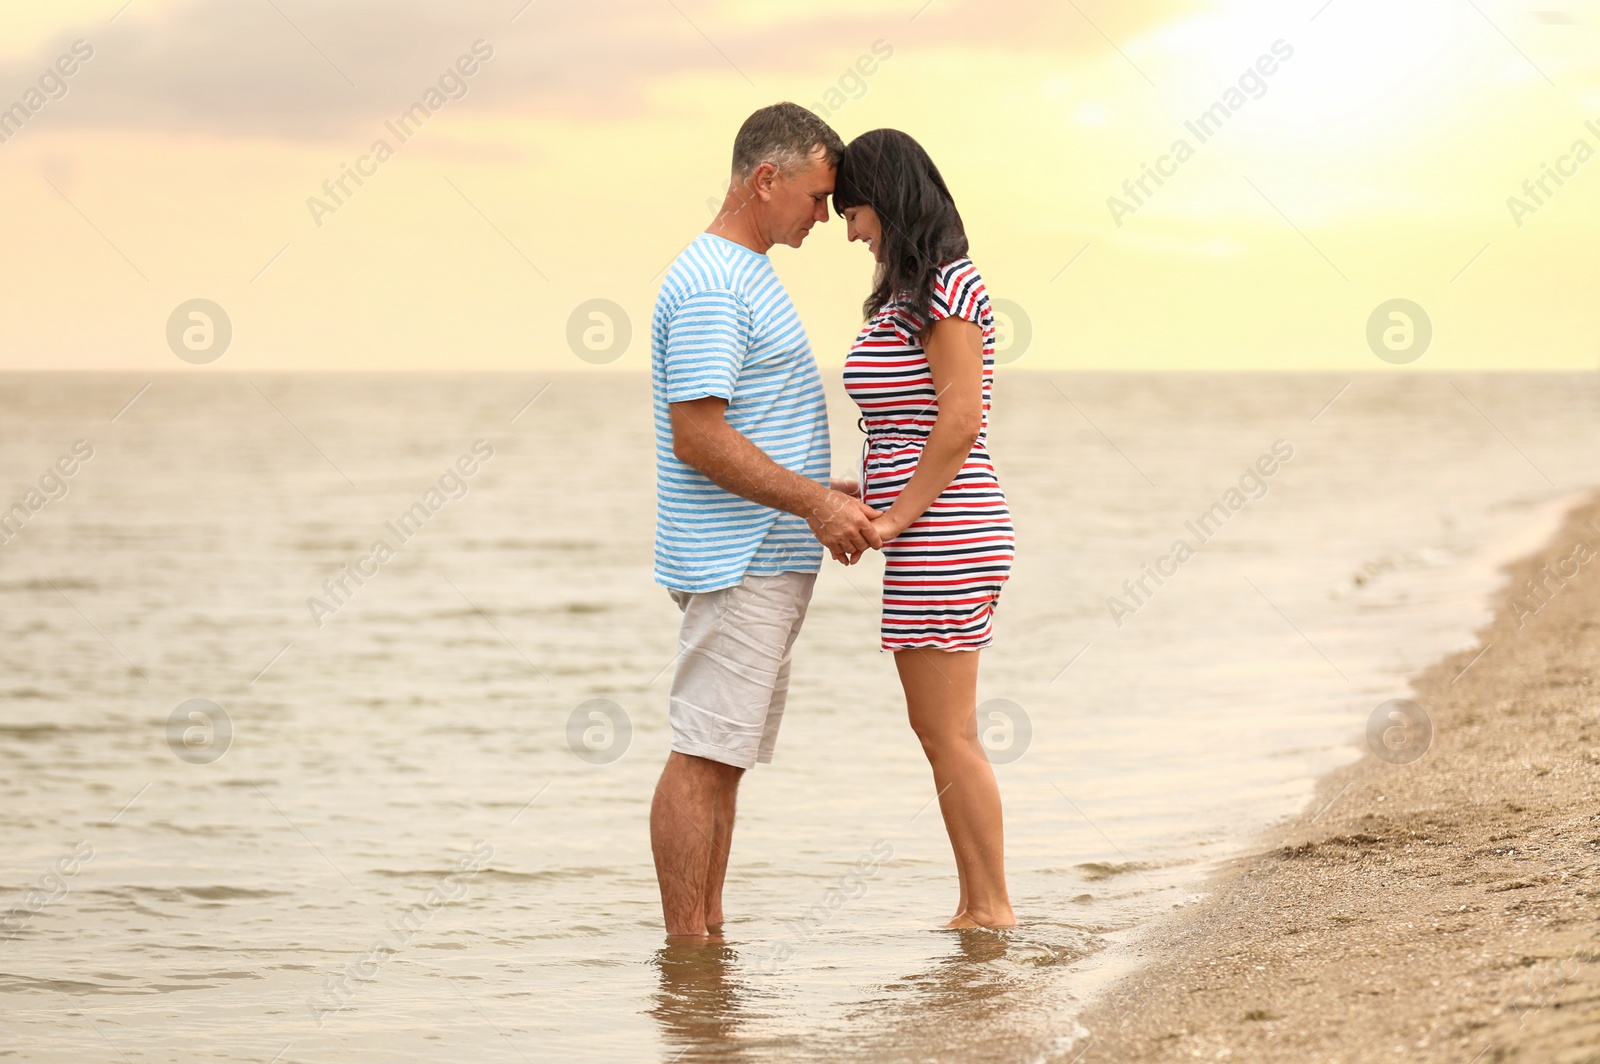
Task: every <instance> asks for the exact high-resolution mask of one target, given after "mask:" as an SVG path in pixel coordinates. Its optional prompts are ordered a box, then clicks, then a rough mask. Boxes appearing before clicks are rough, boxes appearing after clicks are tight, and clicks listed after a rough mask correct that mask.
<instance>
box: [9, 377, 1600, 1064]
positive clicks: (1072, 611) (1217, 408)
mask: <svg viewBox="0 0 1600 1064" xmlns="http://www.w3.org/2000/svg"><path fill="white" fill-rule="evenodd" d="M830 403H831V410H832V415H833V426H834V433H833V435H834V464H835V469H836V471H837V472H838V473H840V474H848V473H849V472H850V471H851V469H852V467H853V463H854V460H855V456H856V455H857V454H858V451H859V437H858V435H857V432H856V428H855V411H854V409H853V407H852V406H851V404H850V403H849V401H848V399H846V398H845V397H844V396H843V394H842V392H841V391H840V390H839V389H838V388H837V387H835V388H833V389H832V394H831V396H830ZM1597 408H1600V380H1597V379H1596V378H1595V377H1594V376H1593V375H1581V374H1500V375H1474V374H1460V375H1454V376H1445V375H1438V374H1410V373H1404V372H1399V371H1397V372H1394V373H1374V374H1361V375H1355V376H1335V375H1321V374H1296V375H1265V374H1169V375H1162V374H1074V373H1056V374H1051V373H1044V372H1019V371H1014V370H1009V369H1002V370H1001V371H1000V378H999V380H998V382H997V385H996V397H995V406H994V412H993V418H992V425H991V431H990V442H991V450H992V452H993V454H994V455H995V459H996V463H997V466H998V468H999V472H1000V478H1001V483H1002V485H1003V486H1004V488H1005V490H1006V493H1007V496H1008V498H1009V500H1010V503H1011V507H1012V510H1013V513H1014V516H1015V520H1016V527H1017V562H1016V566H1015V569H1014V571H1013V574H1012V578H1011V581H1010V583H1009V584H1008V586H1007V588H1006V590H1005V593H1004V595H1003V598H1002V602H1001V608H1000V619H999V627H998V638H997V642H996V644H995V646H994V647H993V648H991V649H989V650H986V651H984V653H983V663H982V671H981V676H980V686H979V692H978V697H979V700H980V703H981V705H980V728H981V729H982V732H983V737H984V739H985V741H986V744H987V746H988V747H989V749H990V756H991V759H992V760H994V761H995V762H996V769H995V770H996V773H997V776H998V778H999V781H1000V787H1001V791H1002V795H1003V799H1004V802H1005V822H1006V851H1007V868H1008V872H1009V876H1010V886H1011V893H1012V899H1013V902H1014V904H1015V907H1016V911H1017V915H1018V918H1019V920H1020V921H1021V924H1020V926H1019V927H1018V928H1017V929H1016V930H1015V931H1012V932H1008V933H1005V934H994V933H989V932H981V931H971V932H953V931H944V930H939V929H938V925H939V924H941V923H942V922H943V921H944V920H945V919H947V918H948V917H949V916H950V915H951V914H952V912H953V910H954V906H955V903H956V881H955V873H954V868H953V863H952V859H951V855H950V850H949V844H948V841H947V839H946V837H945V834H944V829H943V824H942V822H941V820H940V816H939V812H938V807H937V805H936V804H934V803H933V801H932V800H933V798H934V792H933V787H932V783H931V779H930V776H929V771H928V768H927V765H926V762H925V760H924V758H923V756H922V753H921V751H920V748H919V747H918V744H917V742H916V740H915V739H914V737H913V736H912V734H911V732H910V730H909V728H908V727H907V725H906V722H905V719H904V708H903V704H902V702H901V698H900V694H899V689H898V685H897V682H896V679H895V674H894V668H893V663H892V661H890V659H889V657H888V656H887V655H884V654H882V653H880V651H879V650H878V639H877V622H878V606H877V597H878V581H879V578H880V575H881V562H880V560H879V558H878V556H876V555H869V557H868V558H867V559H865V560H864V561H863V562H862V563H860V564H858V565H857V566H855V567H852V568H850V569H843V568H840V567H838V566H836V565H834V564H832V563H828V564H827V565H826V566H825V568H824V570H823V573H822V576H821V578H820V580H819V582H818V585H817V592H816V597H815V599H814V601H813V604H812V607H811V611H810V615H809V617H808V619H807V622H806V625H805V629H804V632H803V634H802V635H801V637H800V640H799V643H798V645H797V648H796V658H795V665H794V676H793V686H792V691H791V695H790V700H789V710H788V713H787V715H786V717H785V720H784V725H783V731H782V734H781V737H780V741H779V745H778V753H777V757H776V760H775V761H774V763H773V764H772V765H770V766H762V767H760V768H758V769H757V770H755V771H753V772H752V773H750V774H749V775H748V776H747V777H746V779H745V781H744V784H743V787H742V789H741V793H740V807H739V821H738V829H737V832H736V835H735V841H734V848H733V854H732V861H731V865H730V868H729V873H728V881H727V892H726V898H727V909H728V914H729V918H728V924H727V928H726V936H727V945H725V946H721V947H715V948H705V949H669V948H666V947H664V945H663V941H662V928H661V921H660V912H659V903H658V898H657V894H656V889H655V879H654V870H653V866H652V864H651V858H650V849H649V833H648V809H649V802H650V797H651V791H652V787H653V785H654V782H655V778H656V776H657V774H658V773H659V771H660V767H661V764H662V761H663V759H664V757H665V754H666V751H667V746H668V742H669V734H668V728H667V723H666V696H667V689H668V685H669V683H670V678H671V673H672V666H673V663H674V660H675V656H676V626H677V620H678V612H677V609H676V607H675V606H674V605H673V603H672V602H671V600H670V599H669V598H668V596H667V594H666V592H665V591H664V590H663V589H662V588H660V587H658V586H656V585H655V584H654V583H653V582H652V579H651V535H652V525H653V520H654V509H653V485H654V470H653V460H654V459H653V440H652V436H651V418H650V413H649V389H648V382H647V380H646V379H645V378H644V377H643V376H642V375H640V374H632V373H602V372H598V371H596V372H594V373H588V374H558V375H554V376H551V375H548V374H546V375H539V374H527V375H501V376H491V375H484V376H450V375H414V376H407V375H384V376H350V375H333V374H329V375H295V376H274V375H259V376H255V377H249V376H243V375H224V374H218V375H204V374H199V373H196V374H176V373H174V374H161V375H156V376H153V377H137V376H133V375H87V374H77V375H69V374H61V375H49V374H29V375H22V374H13V375H8V376H7V377H5V378H4V382H3V387H0V506H4V507H6V508H7V512H8V513H9V514H11V515H12V516H11V520H10V523H9V524H7V525H6V526H5V530H4V533H3V535H0V538H3V539H4V542H3V544H0V624H3V626H4V638H3V639H0V659H3V662H4V669H3V674H0V684H3V690H4V699H3V702H0V758H3V759H4V767H5V771H4V772H3V774H0V781H3V782H0V788H3V790H4V795H5V806H4V808H5V811H6V815H5V816H4V818H3V819H0V906H4V907H5V908H4V916H3V917H0V1010H3V1011H0V1015H3V1019H0V1026H3V1028H4V1037H3V1038H0V1057H13V1058H16V1059H25V1060H29V1061H63V1062H66V1061H71V1062H78V1061H84V1060H98V1059H106V1060H115V1059H128V1060H152V1061H154V1060H188V1059H207V1060H218V1061H281V1062H290V1061H317V1060H328V1061H332V1060H351V1059H371V1060H384V1061H444V1060H471V1061H475V1062H476V1061H483V1060H508V1061H514V1060H519V1059H520V1060H541V1059H583V1060H617V1061H636V1060H660V1061H664V1062H673V1061H701V1060H705V1061H722V1060H727V1061H752V1062H759V1061H779V1060H785V1061H786V1060H797V1059H798V1060H818V1061H822V1060H840V1059H861V1060H867V1059H872V1060H904V1061H920V1060H928V1059H961V1060H973V1061H1027V1060H1040V1059H1054V1058H1056V1057H1058V1056H1059V1057H1061V1058H1062V1059H1068V1058H1067V1057H1066V1056H1065V1055H1064V1053H1065V1047H1066V1046H1067V1045H1069V1043H1070V1041H1071V1038H1072V1035H1073V1033H1074V1030H1075V1021H1074V1015H1075V1012H1076V1010H1078V1009H1079V1008H1080V1007H1081V1003H1082V1001H1083V1000H1084V997H1085V995H1086V994H1087V993H1089V992H1090V991H1092V989H1093V988H1094V987H1095V986H1096V985H1098V982H1099V981H1101V980H1103V979H1104V978H1106V975H1107V972H1108V970H1109V969H1108V967H1107V965H1106V963H1105V959H1106V958H1107V957H1109V956H1111V955H1113V954H1114V953H1115V952H1116V951H1115V950H1109V949H1108V948H1107V947H1109V946H1116V945H1126V944H1127V943H1129V942H1130V941H1134V940H1136V939H1137V936H1138V935H1140V934H1142V933H1145V931H1146V930H1147V929H1148V928H1149V927H1150V925H1151V921H1152V920H1153V919H1154V918H1155V917H1157V916H1158V915H1160V914H1162V913H1165V912H1168V911H1170V910H1171V909H1172V908H1173V907H1174V906H1182V905H1186V904H1190V903H1192V902H1193V901H1194V900H1195V899H1196V898H1197V897H1199V896H1200V895H1201V894H1202V893H1203V892H1204V890H1205V878H1206V875H1207V873H1208V871H1210V870H1211V869H1213V868H1215V867H1216V865H1217V862H1219V861H1220V860H1222V859H1224V858H1226V857H1229V856H1234V855H1237V854H1240V853H1242V852H1245V851H1246V850H1248V848H1249V847H1250V846H1251V845H1252V842H1253V839H1254V838H1255V836H1256V835H1257V834H1258V833H1259V832H1260V831H1261V830H1263V829H1264V828H1267V827H1270V826H1271V825H1273V824H1274V823H1277V822H1280V821H1282V820H1283V819H1284V818H1286V817H1289V816H1292V815H1294V814H1296V813H1298V812H1299V811H1301V810H1302V809H1303V808H1305V806H1306V804H1307V802H1308V801H1309V800H1310V798H1311V795H1312V788H1313V785H1314V782H1315V780H1316V779H1317V777H1318V776H1319V775H1321V774H1322V773H1324V772H1326V771H1327V770H1328V769H1330V768H1332V767H1334V766H1336V765H1339V764H1341V763H1344V762H1347V761H1349V760H1351V759H1353V758H1355V757H1359V756H1363V751H1364V746H1363V745H1362V744H1363V743H1364V732H1365V727H1366V722H1367V719H1368V717H1369V716H1370V715H1371V714H1372V713H1373V711H1374V710H1375V709H1377V707H1379V706H1380V705H1381V704H1382V703H1383V702H1385V701H1387V700H1388V699H1391V698H1397V697H1404V696H1406V695H1407V694H1409V693H1410V692H1409V688H1408V686H1407V677H1408V676H1409V675H1410V674H1412V673H1413V672H1414V671H1416V670H1417V669H1419V668H1420V667H1422V666H1424V665H1427V664H1428V663H1429V662H1431V661H1433V660H1435V659H1437V658H1438V657H1440V656H1441V655H1443V654H1445V653H1447V652H1450V651H1452V650H1455V649H1459V648H1462V647H1467V646H1470V645H1471V644H1472V642H1473V639H1472V633H1473V631H1474V629H1475V628H1476V627H1477V626H1479V625H1480V624H1482V623H1483V622H1484V621H1485V620H1486V619H1487V618H1488V616H1489V611H1490V609H1491V608H1493V606H1494V605H1496V603H1497V602H1498V601H1499V598H1503V597H1504V595H1505V591H1504V589H1502V588H1501V587H1500V584H1501V580H1502V577H1501V576H1500V574H1499V573H1498V571H1497V569H1496V566H1497V564H1499V563H1501V562H1503V561H1505V560H1507V558H1508V555H1509V554H1511V553H1513V552H1516V551H1522V550H1526V549H1531V548H1532V547H1533V546H1537V545H1538V543H1539V542H1540V541H1541V540H1542V539H1543V538H1545V537H1548V536H1549V535H1550V534H1552V532H1553V530H1554V528H1555V522H1556V521H1557V520H1558V519H1559V517H1560V514H1561V513H1562V511H1563V509H1564V507H1565V506H1567V505H1568V504H1570V502H1571V501H1572V500H1573V499H1574V498H1576V497H1577V493H1580V492H1582V491H1584V490H1585V489H1588V488H1590V487H1591V486H1592V485H1593V484H1595V482H1596V481H1597V480H1600V475H1597V469H1596V464H1595V459H1594V456H1595V455H1596V454H1597V453H1600V452H1597V449H1596V443H1597V440H1596V436H1597V429H1596V425H1597V420H1596V413H1597ZM85 455H87V456H85ZM68 468H70V469H71V472H70V473H67V472H65V470H67V469H68ZM15 506H20V507H21V509H20V510H15V509H12V507H15ZM1180 543H1182V544H1183V545H1184V546H1183V547H1182V548H1180V547H1179V544H1180ZM1535 620H1536V619H1535ZM1532 627H1536V625H1533V626H1532ZM1526 638H1530V639H1532V638H1537V632H1536V631H1530V632H1529V633H1528V634H1527V636H1526ZM1491 652H1493V653H1511V654H1514V653H1516V647H1515V646H1508V647H1496V648H1492V650H1491ZM1433 741H1434V742H1436V743H1444V742H1448V741H1449V737H1448V735H1438V736H1435V737H1434V740H1433ZM1424 756H1426V755H1424ZM1393 771H1396V772H1403V771H1405V768H1404V766H1403V765H1400V766H1395V767H1394V769H1393Z"/></svg>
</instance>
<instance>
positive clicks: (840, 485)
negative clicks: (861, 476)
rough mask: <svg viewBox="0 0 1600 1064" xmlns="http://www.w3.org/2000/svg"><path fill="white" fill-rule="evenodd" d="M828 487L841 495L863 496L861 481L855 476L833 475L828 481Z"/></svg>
mask: <svg viewBox="0 0 1600 1064" xmlns="http://www.w3.org/2000/svg"><path fill="white" fill-rule="evenodd" d="M828 487H829V488H830V489H832V490H833V491H837V492H838V493H839V494H841V495H851V496H854V497H855V498H857V499H859V498H861V481H859V480H857V479H855V478H854V477H833V478H832V479H830V480H829V481H828Z"/></svg>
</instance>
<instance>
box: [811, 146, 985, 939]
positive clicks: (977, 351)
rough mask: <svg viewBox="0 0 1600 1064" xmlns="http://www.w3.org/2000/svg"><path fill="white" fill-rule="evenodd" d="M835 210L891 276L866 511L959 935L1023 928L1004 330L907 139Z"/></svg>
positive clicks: (872, 312) (855, 394)
mask: <svg viewBox="0 0 1600 1064" xmlns="http://www.w3.org/2000/svg"><path fill="white" fill-rule="evenodd" d="M833 206H834V210H835V211H837V212H838V213H839V214H840V216H842V217H843V218H844V219H845V223H846V227H847V230H848V232H847V236H848V238H849V239H850V240H859V241H861V242H863V243H865V244H866V246H867V248H868V250H870V251H871V252H872V254H873V257H874V258H875V259H876V260H877V264H878V265H877V270H876V273H875V275H874V286H873V289H872V294H871V295H869V296H868V297H867V300H866V303H865V304H864V305H863V310H864V312H865V315H866V318H867V324H866V327H865V328H863V329H862V330H861V333H860V335H859V336H857V337H856V341H855V344H854V345H853V346H852V347H851V349H850V356H849V358H848V359H847V360H846V361H845V373H844V382H845V390H846V391H848V392H849V393H850V397H851V398H852V399H854V400H855V401H856V405H857V406H859V407H860V408H861V413H862V420H861V424H862V427H863V428H864V429H865V431H866V433H867V441H866V446H865V448H864V456H863V459H862V489H863V497H864V499H865V501H866V502H867V504H868V505H869V506H872V507H875V508H877V509H878V510H881V511H883V514H882V516H881V517H879V518H877V519H876V520H874V521H873V524H874V525H875V526H876V527H877V530H878V533H879V535H880V536H881V537H882V538H883V542H884V547H883V552H884V555H885V558H886V564H885V568H884V578H883V649H885V650H891V651H893V652H894V661H895V668H896V669H897V670H898V671H899V673H900V683H901V686H902V687H904V688H905V695H906V712H907V714H908V715H909V716H910V719H911V727H912V730H913V731H915V732H916V734H917V738H918V739H920V740H921V741H922V749H923V752H924V753H926V754H927V756H928V762H929V764H930V765H932V767H933V782H934V787H935V788H936V789H937V792H938V797H939V810H940V812H942V813H943V814H944V824H945V830H946V831H947V832H948V833H949V835H950V846H951V849H953V850H954V851H955V858H956V874H957V876H958V877H959V878H960V883H961V899H960V902H959V904H958V905H957V907H956V915H955V917H954V918H953V919H951V921H950V922H949V923H948V924H946V925H945V926H947V927H1011V926H1014V925H1015V924H1016V917H1015V915H1014V914H1013V913H1012V911H1011V900H1010V898H1009V896H1008V895H1007V892H1006V877H1005V851H1004V838H1003V837H1004V829H1003V826H1002V824H1001V818H1000V790H999V788H998V787H997V786H996V785H995V780H994V772H993V770H992V769H991V768H990V767H989V760H988V758H987V757H986V756H985V754H984V750H983V747H982V746H981V745H980V744H979V742H978V726H977V692H978V653H979V651H980V650H981V649H982V648H983V647H986V646H988V645H989V644H990V643H991V642H992V641H993V637H994V635H993V625H994V609H995V604H996V602H997V601H998V600H999V597H1000V587H1001V585H1002V584H1003V583H1004V582H1005V579H1006V577H1007V575H1008V574H1009V572H1010V570H1011V557H1012V553H1013V536H1012V529H1011V514H1010V511H1008V510H1007V509H1006V500H1005V496H1004V495H1003V494H1001V492H1000V484H999V482H998V481H997V480H996V479H995V474H994V465H993V463H992V462H991V461H990V459H989V451H988V445H987V442H986V441H985V439H984V435H985V430H986V429H987V427H988V413H989V390H990V379H991V377H992V375H993V368H994V316H993V314H992V313H991V312H990V309H989V296H988V293H987V292H986V291H985V289H984V286H983V279H982V278H981V277H979V276H978V270H977V268H976V267H975V266H974V265H973V264H972V260H971V259H969V258H967V237H966V232H965V230H964V229H963V228H962V224H961V215H960V214H959V213H958V212H957V211H956V205H955V201H954V200H952V199H951V197H950V190H949V189H948V188H946V187H945V183H944V179H943V178H942V177H940V176H939V170H938V168H937V167H935V166H934V165H933V160H931V159H929V158H928V153H927V152H925V151H923V150H922V147H921V145H919V144H918V143H917V142H916V141H914V140H912V139H911V138H910V137H909V136H907V135H906V134H904V133H901V132H900V131H898V130H894V129H878V130H874V131H872V132H871V133H864V134H862V135H861V136H859V137H857V138H856V139H855V140H853V141H851V142H850V144H848V145H847V146H846V147H845V152H844V156H843V158H842V159H841V160H840V163H839V172H838V178H837V181H836V182H835V186H834V193H833Z"/></svg>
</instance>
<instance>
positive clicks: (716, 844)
mask: <svg viewBox="0 0 1600 1064" xmlns="http://www.w3.org/2000/svg"><path fill="white" fill-rule="evenodd" d="M723 767H727V766H723ZM740 778H741V777H740V776H734V777H733V778H732V780H731V781H729V782H725V783H722V784H720V785H719V786H718V788H717V793H716V797H715V799H714V800H713V802H712V809H713V811H714V812H715V814H716V818H717V819H716V828H715V830H713V831H712V832H711V866H710V868H708V869H707V870H706V902H705V911H706V930H707V931H709V932H710V933H711V934H713V935H716V934H721V933H722V881H723V879H724V878H725V877H726V876H727V874H728V854H729V853H730V852H731V851H732V849H733V816H734V807H735V805H736V804H737V802H738V798H739V780H740Z"/></svg>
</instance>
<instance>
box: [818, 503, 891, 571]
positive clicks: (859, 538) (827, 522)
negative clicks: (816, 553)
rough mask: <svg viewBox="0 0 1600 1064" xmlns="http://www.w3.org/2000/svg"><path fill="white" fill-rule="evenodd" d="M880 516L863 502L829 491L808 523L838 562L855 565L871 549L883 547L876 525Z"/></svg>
mask: <svg viewBox="0 0 1600 1064" xmlns="http://www.w3.org/2000/svg"><path fill="white" fill-rule="evenodd" d="M880 516H881V515H880V514H879V512H878V511H877V510H874V509H873V508H872V507H870V506H868V505H867V504H866V503H864V502H862V501H861V500H860V499H857V498H853V497H851V496H849V495H846V494H844V493H843V492H839V491H833V490H829V491H828V492H827V494H825V495H824V496H822V498H821V500H820V501H819V502H818V504H817V505H816V506H814V507H812V510H811V513H810V515H809V516H808V517H807V518H806V523H807V524H808V525H810V526H811V534H812V535H814V536H816V537H817V539H818V541H819V542H821V544H822V545H823V546H824V547H826V548H828V553H829V554H831V555H833V560H834V561H837V562H841V563H843V564H845V565H851V564H854V562H855V561H856V559H857V558H859V557H861V555H863V554H865V553H866V552H867V549H868V548H869V547H870V548H872V549H874V550H877V549H880V548H882V546H883V538H882V537H881V536H880V535H879V534H878V530H877V529H876V528H874V527H873V523H872V522H873V520H874V519H875V518H877V517H880Z"/></svg>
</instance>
